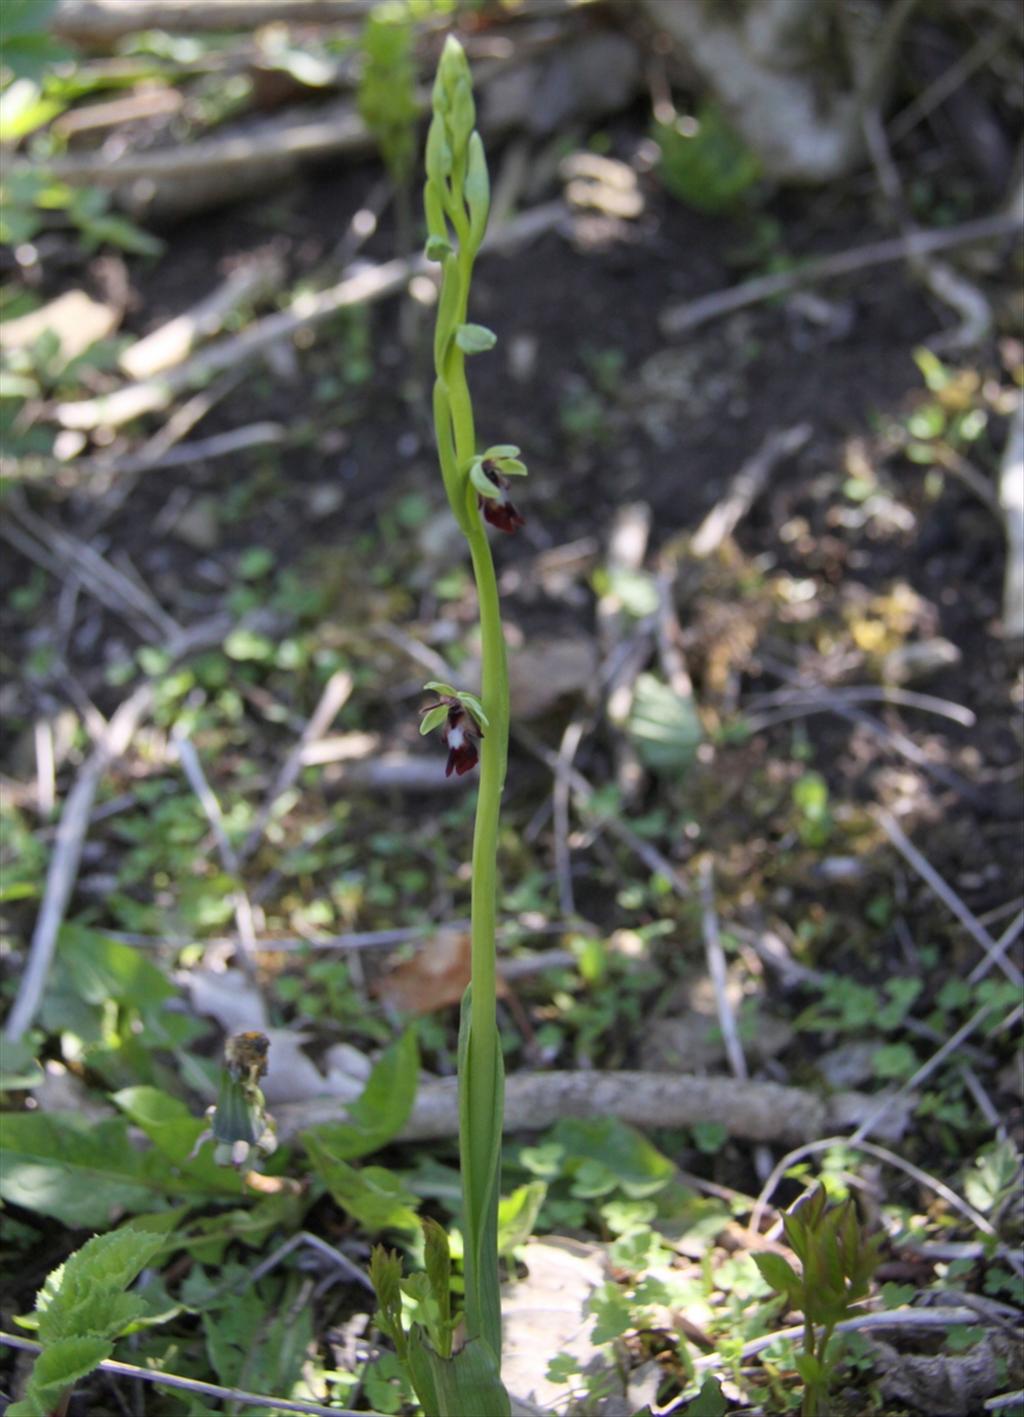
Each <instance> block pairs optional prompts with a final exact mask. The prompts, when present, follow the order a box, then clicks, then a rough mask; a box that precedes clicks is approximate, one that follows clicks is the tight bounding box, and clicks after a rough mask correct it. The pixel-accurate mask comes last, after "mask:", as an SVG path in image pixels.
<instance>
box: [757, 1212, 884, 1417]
mask: <svg viewBox="0 0 1024 1417" xmlns="http://www.w3.org/2000/svg"><path fill="white" fill-rule="evenodd" d="M782 1224H783V1229H784V1231H785V1235H786V1239H787V1241H788V1242H789V1245H790V1247H791V1248H792V1250H793V1251H794V1253H795V1254H796V1256H797V1258H798V1259H799V1260H800V1265H801V1270H802V1272H801V1273H800V1274H797V1272H796V1270H795V1269H794V1268H793V1266H792V1265H791V1264H790V1263H789V1261H788V1260H785V1259H783V1257H782V1256H781V1255H775V1254H760V1255H754V1262H755V1263H756V1265H757V1267H758V1269H759V1270H760V1271H761V1275H762V1277H763V1278H764V1280H765V1282H766V1283H768V1284H770V1285H771V1287H772V1289H774V1290H775V1292H776V1293H777V1294H781V1295H782V1296H783V1298H784V1299H785V1300H786V1303H787V1305H788V1307H789V1308H791V1309H797V1310H799V1311H800V1312H801V1313H802V1314H803V1316H804V1337H803V1352H802V1353H800V1354H798V1355H797V1358H796V1360H795V1361H796V1369H797V1372H798V1373H799V1374H800V1376H801V1378H802V1379H803V1382H804V1397H803V1405H802V1407H801V1409H800V1410H801V1414H802V1417H821V1414H822V1413H824V1412H826V1411H827V1407H826V1403H827V1401H828V1393H829V1387H830V1384H831V1380H832V1376H833V1374H834V1373H835V1370H836V1366H837V1362H836V1359H835V1357H834V1356H833V1355H832V1354H831V1353H830V1352H829V1346H830V1344H831V1340H832V1336H833V1334H834V1333H835V1330H836V1325H837V1324H839V1323H841V1322H842V1321H843V1319H848V1318H851V1317H852V1316H853V1314H854V1313H855V1307H854V1306H855V1305H856V1304H857V1302H858V1301H859V1300H861V1299H863V1298H864V1297H865V1295H866V1294H867V1292H868V1289H869V1287H870V1284H871V1279H872V1276H873V1275H874V1273H875V1270H876V1269H877V1268H878V1263H879V1250H880V1249H881V1246H882V1242H883V1238H884V1237H883V1236H882V1235H874V1236H872V1237H870V1238H868V1237H867V1236H865V1235H864V1233H863V1231H862V1230H861V1228H860V1226H859V1224H858V1222H857V1212H856V1210H855V1208H854V1204H853V1201H852V1200H845V1201H843V1203H842V1204H841V1205H838V1206H835V1207H833V1208H832V1209H831V1210H830V1209H829V1208H828V1202H827V1197H826V1193H825V1190H824V1188H823V1187H822V1186H818V1187H817V1188H816V1189H815V1190H814V1191H812V1192H811V1194H810V1195H809V1196H808V1197H806V1198H804V1199H802V1200H801V1201H800V1202H798V1204H797V1205H796V1206H794V1208H793V1209H792V1210H791V1211H790V1212H789V1214H788V1215H785V1216H784V1217H783V1221H782Z"/></svg>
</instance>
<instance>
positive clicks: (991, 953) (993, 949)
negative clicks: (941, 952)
mask: <svg viewBox="0 0 1024 1417" xmlns="http://www.w3.org/2000/svg"><path fill="white" fill-rule="evenodd" d="M877 819H878V822H879V824H880V825H881V827H882V830H883V831H884V832H885V834H886V836H887V837H888V838H889V840H890V841H891V842H892V844H893V846H895V848H896V850H897V851H898V852H899V853H900V855H901V856H902V857H903V859H904V861H906V863H907V864H908V866H910V867H912V869H913V870H914V871H916V872H917V874H918V875H919V876H920V877H921V879H922V881H924V882H925V884H926V885H927V886H929V887H930V888H931V889H932V890H933V891H934V892H935V894H936V895H937V896H938V898H939V900H941V901H942V903H943V905H945V906H946V908H947V909H948V910H950V911H951V912H952V913H953V914H954V915H955V916H956V918H957V919H958V920H959V921H960V923H961V925H963V927H964V929H965V930H966V931H967V933H968V934H969V935H970V936H971V938H972V940H974V941H975V942H976V943H977V944H978V945H979V946H980V947H981V949H983V950H984V952H985V954H986V956H988V957H989V958H990V959H991V960H992V961H993V963H995V964H996V965H997V966H998V967H999V968H1000V969H1001V970H1002V971H1003V973H1004V974H1005V975H1006V977H1007V979H1009V981H1010V983H1011V984H1015V985H1016V986H1017V988H1018V989H1024V974H1022V973H1021V972H1020V970H1019V969H1018V968H1017V966H1016V965H1015V964H1014V963H1013V962H1012V961H1011V960H1008V959H1006V957H1005V954H1004V953H1002V952H1000V951H999V947H998V945H997V944H996V941H995V940H994V939H993V938H992V936H991V935H990V934H989V932H988V931H987V930H986V929H985V927H984V925H982V924H981V923H980V921H979V920H978V917H977V916H976V915H975V914H974V912H973V911H971V910H968V908H967V906H966V905H964V903H963V901H962V900H961V899H960V897H959V896H958V895H957V893H956V891H955V890H954V889H953V887H952V886H951V885H950V884H949V882H948V881H946V880H944V879H943V877H942V876H940V875H939V873H938V871H936V869H935V867H934V866H933V865H932V864H931V862H930V861H927V860H925V858H924V857H923V856H922V855H921V853H920V851H918V849H917V847H916V846H915V845H914V844H913V842H912V841H910V840H909V839H908V838H907V836H906V834H905V833H904V831H903V828H902V827H901V826H900V824H899V823H898V822H897V821H896V819H895V817H893V816H891V815H890V813H888V812H878V813H877Z"/></svg>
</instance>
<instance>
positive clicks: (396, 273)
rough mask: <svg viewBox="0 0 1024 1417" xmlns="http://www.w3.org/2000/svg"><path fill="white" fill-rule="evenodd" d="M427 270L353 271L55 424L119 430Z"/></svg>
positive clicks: (545, 215)
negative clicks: (164, 370) (175, 365)
mask: <svg viewBox="0 0 1024 1417" xmlns="http://www.w3.org/2000/svg"><path fill="white" fill-rule="evenodd" d="M564 214H565V208H564V206H563V204H562V203H561V202H548V203H546V204H545V205H543V206H540V207H534V208H533V209H532V210H531V211H528V212H524V213H523V214H522V215H521V216H519V217H517V218H516V219H515V220H514V221H510V222H509V223H508V225H507V226H504V227H502V228H501V229H500V230H499V231H497V232H495V233H494V235H493V237H489V238H488V240H487V241H486V242H485V244H484V247H483V249H484V250H485V251H488V252H501V251H507V250H509V249H511V248H513V247H515V246H517V245H519V244H521V243H522V242H525V241H529V240H532V239H533V238H534V237H535V236H539V235H541V233H543V232H545V231H549V230H550V229H551V228H552V227H553V226H555V225H556V224H557V223H558V222H559V221H560V220H561V219H562V217H563V216H564ZM426 269H427V262H426V259H425V258H424V257H422V256H417V257H414V258H413V259H411V260H408V261H405V260H396V261H388V262H386V263H385V264H384V265H381V266H374V267H372V268H370V269H369V270H361V271H358V272H355V273H350V274H349V275H348V276H347V277H346V278H345V279H344V280H342V281H341V282H340V283H339V284H338V285H336V286H333V287H331V289H329V290H324V291H321V292H320V294H318V295H302V296H299V297H298V298H297V299H296V300H294V301H292V303H291V305H290V306H289V307H288V308H287V309H286V310H281V311H278V312H277V313H275V314H273V315H266V316H264V318H263V319H261V320H257V321H256V322H255V323H254V324H253V325H251V326H250V327H249V329H247V330H243V331H242V333H241V334H238V335H232V336H229V337H227V338H224V339H221V340H217V341H215V342H214V343H213V344H210V345H208V346H207V347H206V348H205V349H204V350H202V351H201V352H200V353H199V354H197V355H194V356H193V357H192V358H191V359H189V360H187V361H186V362H185V363H184V364H181V365H178V366H177V367H176V368H174V369H169V370H168V371H167V372H166V373H165V374H163V375H162V376H158V377H156V378H153V379H146V380H143V381H142V382H140V383H136V384H128V385H126V386H125V387H124V388H122V389H118V390H117V391H116V392H114V393H112V394H105V395H103V396H102V397H100V398H95V399H84V400H81V401H79V402H75V403H62V404H58V405H57V407H56V410H55V417H56V419H57V422H58V423H60V424H62V425H63V427H65V428H79V429H83V430H89V429H93V428H99V427H101V426H103V427H107V428H117V427H120V425H121V424H123V423H128V422H130V421H131V420H132V419H133V418H139V417H140V416H141V415H142V414H144V413H153V412H155V411H156V410H157V409H162V408H166V407H167V406H168V404H170V403H171V402H172V401H173V400H174V399H175V398H177V397H178V395H179V394H182V393H184V392H185V391H186V390H188V389H190V388H193V387H195V386H197V385H200V384H203V383H206V382H207V381H208V380H209V379H210V378H211V376H212V375H214V374H218V373H220V371H221V370H222V369H233V368H237V367H238V366H239V365H243V364H245V363H247V362H248V361H249V360H251V359H255V358H256V357H257V356H258V355H260V354H263V353H264V352H265V351H266V350H268V349H269V348H270V346H271V345H273V344H276V343H277V342H278V341H279V340H283V339H289V338H290V337H291V336H292V335H294V334H295V333H296V331H298V330H301V329H310V328H312V327H314V326H315V325H319V324H322V323H323V322H324V321H325V320H329V319H330V318H331V316H333V315H336V314H337V312H338V311H339V310H345V309H348V308H349V307H350V306H352V305H363V304H367V305H368V304H372V303H373V302H375V301H377V300H383V299H384V297H385V296H388V295H393V294H394V293H395V292H396V291H398V290H401V289H402V287H403V286H404V285H405V284H406V282H407V281H409V280H410V279H411V277H413V276H414V275H417V274H421V273H422V272H423V271H425V270H426Z"/></svg>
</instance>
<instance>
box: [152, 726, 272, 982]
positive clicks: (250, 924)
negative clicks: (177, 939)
mask: <svg viewBox="0 0 1024 1417" xmlns="http://www.w3.org/2000/svg"><path fill="white" fill-rule="evenodd" d="M172 736H173V740H174V744H175V747H176V748H177V750H178V761H179V762H180V763H181V767H182V771H183V772H184V774H185V776H186V778H187V779H188V785H189V787H191V789H192V791H193V792H194V793H195V795H196V797H197V799H198V801H199V805H200V807H202V809H203V815H204V816H205V817H206V820H207V821H208V822H209V824H210V830H211V832H212V833H213V839H214V842H215V843H216V846H217V855H218V856H219V857H220V861H221V865H222V866H223V867H224V870H225V871H226V872H227V874H228V875H229V876H233V877H234V880H235V889H234V891H233V892H232V894H233V897H234V902H233V904H234V911H235V924H236V926H237V927H238V946H239V948H238V955H239V959H240V961H241V965H242V969H243V970H244V972H245V974H246V975H247V976H248V978H249V981H250V982H251V983H253V984H254V983H255V982H256V922H255V920H254V919H253V913H252V903H251V902H250V900H249V897H248V895H247V894H246V891H245V887H244V886H243V884H242V863H241V862H240V861H239V859H238V853H237V851H236V850H235V848H234V846H233V845H232V843H231V839H230V837H229V836H228V834H227V830H226V828H225V825H224V813H223V812H222V811H221V805H220V802H219V800H218V799H217V796H216V794H215V792H214V790H213V788H212V787H211V786H210V784H209V783H208V782H207V780H206V774H205V773H204V772H203V765H202V763H201V762H200V760H199V754H198V753H197V752H196V750H195V745H194V744H193V743H192V741H191V739H190V738H189V737H188V735H187V733H185V732H184V731H182V730H181V728H180V727H177V726H176V727H175V730H174V733H173V735H172Z"/></svg>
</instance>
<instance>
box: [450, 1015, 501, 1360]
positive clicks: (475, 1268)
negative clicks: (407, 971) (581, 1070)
mask: <svg viewBox="0 0 1024 1417" xmlns="http://www.w3.org/2000/svg"><path fill="white" fill-rule="evenodd" d="M471 1016H472V1003H471V997H470V990H469V989H467V990H466V992H465V994H464V996H463V999H462V1017H461V1020H460V1024H459V1150H460V1154H461V1157H462V1178H463V1206H464V1209H465V1216H464V1231H465V1235H464V1245H465V1256H464V1268H465V1279H466V1327H467V1330H468V1332H469V1334H470V1337H471V1338H476V1337H480V1338H482V1339H483V1340H484V1342H485V1343H486V1344H487V1345H488V1346H489V1348H490V1349H491V1352H492V1354H493V1356H494V1358H495V1361H496V1362H498V1361H500V1354H501V1300H500V1287H499V1281H498V1192H499V1184H500V1171H501V1166H500V1162H501V1130H502V1120H503V1115H502V1114H503V1111H504V1100H505V1069H504V1063H503V1060H502V1056H501V1047H500V1044H499V1041H498V1035H497V1031H495V1034H494V1063H493V1068H492V1073H491V1076H492V1078H493V1086H492V1087H491V1089H490V1091H489V1094H488V1095H487V1096H486V1097H482V1096H479V1095H478V1094H477V1091H476V1090H475V1088H474V1076H473V1074H474V1069H473V1067H472V1062H471V1057H472V1050H471V1049H470V1046H469V1039H470V1030H471V1026H472V1025H471Z"/></svg>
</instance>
